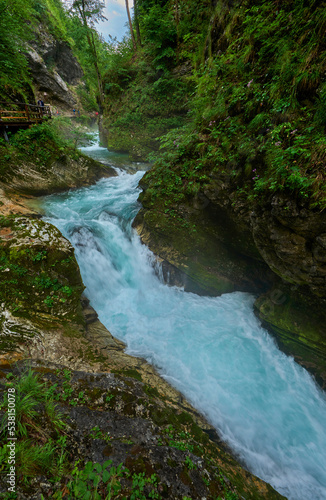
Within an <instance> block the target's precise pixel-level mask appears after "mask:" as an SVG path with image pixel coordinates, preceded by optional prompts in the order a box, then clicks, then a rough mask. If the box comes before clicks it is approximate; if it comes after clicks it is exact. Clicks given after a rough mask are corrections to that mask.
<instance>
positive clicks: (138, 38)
mask: <svg viewBox="0 0 326 500" xmlns="http://www.w3.org/2000/svg"><path fill="white" fill-rule="evenodd" d="M134 18H135V26H136V34H137V43H138V45H139V46H140V47H141V46H142V43H141V36H140V29H139V12H138V0H134Z"/></svg>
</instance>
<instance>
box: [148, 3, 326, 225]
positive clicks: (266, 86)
mask: <svg viewBox="0 0 326 500" xmlns="http://www.w3.org/2000/svg"><path fill="white" fill-rule="evenodd" d="M180 9H181V13H180V19H179V22H180V25H179V28H178V34H179V40H180V44H181V45H180V46H182V47H184V51H185V53H186V48H185V47H186V44H187V42H188V40H191V39H192V38H193V37H196V36H197V31H196V29H195V28H194V27H193V25H192V24H191V16H193V17H196V15H197V16H198V15H199V14H198V13H195V11H196V9H195V6H194V5H192V6H189V13H188V14H185V13H182V9H183V7H182V2H181V7H180ZM190 12H192V14H190ZM208 14H209V15H208ZM187 16H188V17H187ZM182 19H183V20H182ZM200 19H201V28H202V30H204V31H205V29H206V33H207V37H206V40H205V44H204V45H200V47H198V52H197V54H196V55H193V57H192V64H193V67H194V68H195V71H194V73H193V76H192V84H194V85H195V87H196V91H195V93H193V95H192V97H190V98H189V100H188V103H187V106H188V107H189V108H190V112H189V113H188V117H190V118H191V121H189V122H188V123H187V124H186V125H185V126H183V127H182V128H176V129H175V130H172V131H171V132H169V133H168V134H166V135H165V136H163V137H161V138H160V143H161V150H160V154H157V155H152V158H151V159H152V160H158V161H157V163H156V164H155V166H154V168H152V170H151V171H150V172H149V173H148V174H146V175H145V178H144V181H143V182H144V183H146V185H147V191H146V193H145V194H143V195H142V197H141V201H142V203H143V204H144V205H145V206H147V207H153V206H155V207H156V210H160V211H162V212H164V213H165V214H166V215H167V216H168V217H170V218H171V221H172V219H173V220H174V223H175V222H176V221H177V219H178V217H179V215H178V209H177V206H178V205H179V204H180V203H182V202H183V200H185V199H187V198H188V199H189V198H197V197H198V196H200V193H202V192H203V190H204V189H205V188H207V187H208V186H209V184H210V183H211V178H212V176H213V177H215V176H219V177H220V179H223V180H224V181H225V180H226V181H227V182H228V183H230V187H231V189H234V190H236V192H237V195H238V196H240V197H242V198H247V199H249V200H253V199H256V200H257V201H263V200H264V196H269V195H270V193H274V192H277V191H288V192H291V193H293V195H294V196H298V197H299V198H301V199H305V200H310V204H311V205H312V206H318V207H320V208H324V207H325V206H326V193H325V191H326V186H325V174H324V171H325V169H324V165H325V154H324V151H325V150H324V149H323V148H324V145H325V138H324V128H325V123H326V119H325V117H326V111H325V110H326V98H325V96H326V92H325V88H326V87H325V83H324V81H323V80H324V76H323V70H322V68H323V67H324V62H323V61H324V60H325V56H326V51H325V47H324V44H323V43H322V37H321V36H320V33H321V31H320V30H321V29H322V28H321V27H322V26H323V27H324V26H325V15H324V10H323V8H322V7H319V6H316V5H315V4H314V3H313V2H311V8H308V5H305V4H304V3H302V2H301V1H299V0H292V1H291V2H290V3H286V4H282V5H279V6H278V9H277V11H275V9H274V7H273V5H272V3H270V2H265V3H263V4H259V5H258V4H257V5H256V4H252V3H250V2H249V1H246V2H242V3H241V5H240V4H239V5H238V6H234V7H233V8H232V9H230V10H227V9H225V8H224V6H223V3H222V2H217V5H216V7H215V8H212V9H211V10H210V12H209V10H208V11H207V13H206V15H205V14H204V13H202V14H201V18H200ZM186 20H187V22H186ZM181 23H184V24H183V27H182V30H183V31H182V30H181ZM187 23H188V24H187ZM186 26H187V29H188V30H189V31H188V33H187V29H186ZM205 27H206V28H205ZM181 33H184V34H183V37H181ZM181 39H182V41H181ZM194 50H195V49H194ZM202 50H203V52H202V53H200V51H202ZM203 56H204V57H203ZM185 57H186V56H185ZM200 60H201V63H200V64H199V61H200ZM154 85H155V84H152V87H153V88H154ZM262 195H263V196H262ZM180 224H181V221H180Z"/></svg>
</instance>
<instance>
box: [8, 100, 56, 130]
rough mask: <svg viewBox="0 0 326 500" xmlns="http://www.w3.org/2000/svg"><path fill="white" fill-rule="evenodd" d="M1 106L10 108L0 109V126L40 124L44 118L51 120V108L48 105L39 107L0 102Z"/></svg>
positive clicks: (36, 105)
mask: <svg viewBox="0 0 326 500" xmlns="http://www.w3.org/2000/svg"><path fill="white" fill-rule="evenodd" d="M1 104H2V105H6V107H10V109H1V107H0V125H4V124H5V125H16V126H17V125H23V124H33V123H41V122H42V121H43V120H44V118H45V117H48V118H51V107H50V106H49V105H46V106H45V105H43V106H40V105H39V104H26V103H17V102H16V103H13V102H11V103H9V102H4V101H0V106H1ZM13 108H16V109H13ZM17 108H18V111H17ZM8 115H9V116H8ZM17 115H19V116H17Z"/></svg>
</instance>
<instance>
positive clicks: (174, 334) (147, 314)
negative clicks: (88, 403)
mask: <svg viewBox="0 0 326 500" xmlns="http://www.w3.org/2000/svg"><path fill="white" fill-rule="evenodd" d="M83 152H84V153H86V154H87V155H90V156H91V157H93V158H95V159H97V160H101V161H104V162H105V163H108V164H110V165H111V166H113V167H114V168H115V169H116V171H117V173H118V175H117V176H116V177H114V178H109V179H102V180H100V181H98V182H97V183H96V184H95V185H94V186H91V187H87V188H81V189H78V190H74V191H70V192H66V193H62V194H58V195H51V196H48V197H45V198H43V201H42V205H43V210H44V211H45V213H46V220H47V221H48V222H51V223H52V224H54V225H55V226H56V227H57V228H58V229H59V230H60V231H61V232H62V233H63V235H64V236H66V237H67V238H68V239H69V240H70V241H71V243H72V244H73V246H74V248H75V253H76V257H77V261H78V263H79V266H80V269H81V274H82V278H83V281H84V283H85V285H86V295H87V297H88V298H89V299H90V302H91V305H92V306H93V307H94V308H95V309H96V311H97V313H98V315H99V319H100V320H101V321H102V322H103V324H104V325H105V326H106V327H107V328H108V329H109V330H110V332H112V334H113V335H114V336H115V337H117V338H118V339H120V340H122V341H124V342H125V343H126V344H127V353H129V354H132V355H135V356H139V357H143V358H145V359H146V360H147V361H149V362H150V363H152V364H153V365H154V366H155V367H156V368H157V369H158V371H159V373H160V374H161V375H162V376H163V377H164V378H165V379H166V380H167V381H168V382H169V383H170V384H171V385H173V386H175V387H176V388H177V389H178V390H179V391H180V392H181V393H182V394H184V395H185V397H186V398H187V399H188V400H189V401H190V402H191V403H192V404H193V406H194V407H196V408H197V409H199V410H200V411H201V412H202V413H203V414H204V416H205V417H206V418H207V420H208V421H209V422H210V423H212V424H213V425H214V427H215V428H216V429H217V431H218V433H219V435H220V436H221V438H222V439H223V440H224V441H225V442H226V443H227V444H228V445H229V446H230V448H231V449H232V450H233V453H234V454H235V456H236V457H237V458H238V459H239V460H240V461H241V462H242V463H243V464H244V465H245V466H246V467H248V469H249V470H250V471H251V472H253V473H254V474H256V475H257V476H259V477H260V478H262V479H264V480H265V481H267V482H269V483H270V484H271V485H272V486H273V487H274V488H275V489H276V490H277V491H279V492H280V493H281V494H283V495H285V496H286V497H287V498H289V499H291V500H301V499H302V500H303V499H306V498H314V499H315V500H317V499H319V500H322V499H323V498H325V496H326V472H325V471H326V462H325V449H326V433H325V426H324V421H325V414H326V398H325V394H324V392H323V391H321V389H320V388H319V387H318V386H317V385H316V383H315V381H314V379H313V378H312V377H311V375H310V374H308V372H307V371H305V369H304V368H302V367H301V366H299V365H298V364H296V362H295V361H294V360H293V358H291V357H289V356H286V355H285V354H284V353H282V352H281V351H280V350H279V349H278V348H277V346H276V344H275V342H274V340H273V339H272V337H271V336H270V335H269V333H268V332H267V331H266V330H264V329H263V328H262V327H261V325H260V322H259V320H258V319H257V318H256V316H255V315H254V311H253V302H254V296H252V295H250V294H248V293H242V292H234V293H228V294H223V295H222V296H220V297H205V296H199V295H196V294H194V293H188V292H184V291H183V289H182V288H178V287H176V286H168V285H166V284H165V283H164V282H163V278H162V273H161V270H160V266H159V264H158V263H157V262H156V260H155V256H154V255H153V254H152V253H151V252H150V251H149V250H148V249H147V247H146V246H145V245H143V244H142V243H141V241H140V239H139V237H138V235H137V233H136V232H135V231H134V230H133V229H132V221H133V219H134V217H135V215H136V214H137V212H138V210H139V208H140V205H139V203H138V202H137V198H138V195H139V192H140V189H139V187H138V183H139V181H140V179H141V177H142V176H143V173H144V169H146V165H144V164H137V163H133V164H130V162H129V161H128V159H127V157H124V156H119V155H116V154H113V153H110V152H108V151H107V150H106V149H105V148H101V147H100V146H98V145H97V144H95V145H92V146H90V147H87V148H83Z"/></svg>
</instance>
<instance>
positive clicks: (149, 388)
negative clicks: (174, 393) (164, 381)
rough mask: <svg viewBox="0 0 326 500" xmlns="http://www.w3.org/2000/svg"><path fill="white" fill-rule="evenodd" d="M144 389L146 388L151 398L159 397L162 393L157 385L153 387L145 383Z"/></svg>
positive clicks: (145, 390) (146, 392)
mask: <svg viewBox="0 0 326 500" xmlns="http://www.w3.org/2000/svg"><path fill="white" fill-rule="evenodd" d="M143 389H144V392H145V394H147V396H149V397H151V398H159V397H160V393H159V392H158V390H157V388H156V387H152V386H150V385H145V386H144V388H143Z"/></svg>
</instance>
